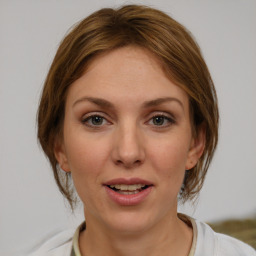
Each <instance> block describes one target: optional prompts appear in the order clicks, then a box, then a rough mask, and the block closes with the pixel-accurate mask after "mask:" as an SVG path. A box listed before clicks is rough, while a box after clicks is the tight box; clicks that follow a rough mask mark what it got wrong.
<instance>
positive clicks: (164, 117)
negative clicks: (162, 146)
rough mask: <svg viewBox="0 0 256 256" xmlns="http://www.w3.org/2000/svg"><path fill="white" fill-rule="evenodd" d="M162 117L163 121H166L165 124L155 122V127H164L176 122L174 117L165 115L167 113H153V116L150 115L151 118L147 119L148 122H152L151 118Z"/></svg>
mask: <svg viewBox="0 0 256 256" xmlns="http://www.w3.org/2000/svg"><path fill="white" fill-rule="evenodd" d="M159 117H160V118H163V119H164V120H163V122H167V124H164V125H163V124H160V125H156V124H153V125H154V126H155V127H156V128H160V129H161V128H166V127H168V126H170V125H173V124H175V123H176V121H175V120H174V118H172V117H170V116H167V115H165V114H155V115H154V116H152V117H151V118H150V120H149V122H150V121H152V122H154V121H153V120H154V118H159Z"/></svg>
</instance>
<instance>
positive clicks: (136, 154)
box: [55, 46, 204, 256]
mask: <svg viewBox="0 0 256 256" xmlns="http://www.w3.org/2000/svg"><path fill="white" fill-rule="evenodd" d="M166 97H168V98H171V99H168V100H164V101H163V100H162V101H161V100H159V99H163V98H164V99H166ZM88 98H90V99H88ZM91 98H93V100H92V99H91ZM95 98H96V100H95ZM98 99H101V100H102V99H103V100H105V101H107V102H108V103H111V107H110V106H108V105H110V104H102V101H99V100H98ZM156 100H158V101H156ZM152 101H154V103H155V104H153V103H152ZM148 102H151V105H150V104H149V103H148ZM147 103H148V104H147ZM91 116H97V117H93V118H92V117H91ZM156 116H158V119H157V118H156ZM97 121H98V122H97ZM157 121H158V122H157ZM197 134H198V137H197V138H193V136H192V128H191V120H190V115H189V99H188V96H187V94H186V93H185V92H184V91H183V90H182V89H181V88H180V87H178V86H176V85H175V84H174V83H173V82H172V81H170V80H169V79H168V78H167V77H166V75H165V74H164V72H163V69H162V68H161V65H160V62H159V61H158V59H157V58H156V57H154V56H153V55H152V54H151V53H150V52H148V51H147V50H145V49H141V48H138V47H134V46H128V47H124V48H120V49H117V50H114V51H111V52H109V53H106V54H103V55H100V56H98V57H97V58H96V59H95V60H93V62H92V63H91V65H90V66H89V68H88V69H87V70H86V72H85V73H84V74H83V75H82V76H81V77H80V78H79V79H78V80H76V81H75V82H74V83H73V84H72V85H71V87H70V88H69V91H68V94H67V100H66V108H65V119H64V127H63V138H62V139H59V140H57V142H56V147H55V155H56V158H57V160H58V162H59V164H60V166H61V168H62V169H63V170H64V171H66V172H71V173H72V177H73V180H74V185H75V187H76V190H77V192H78V195H79V196H80V198H81V200H82V202H83V204H84V214H85V218H86V225H87V227H86V231H84V232H82V233H81V234H80V238H79V244H80V250H81V253H82V255H112V256H113V255H135V256H136V255H154V256H155V255H176V256H179V255H180V256H185V255H188V253H189V250H190V247H191V243H192V230H191V229H190V228H189V227H188V226H187V225H186V224H185V223H184V222H182V221H181V220H180V219H179V218H178V217H177V195H178V193H179V190H180V187H181V184H182V181H183V178H184V173H185V170H189V169H191V168H192V167H194V166H195V164H196V163H197V161H198V159H199V157H200V156H201V154H202V152H203V149H204V134H203V131H198V133H197ZM131 177H138V178H141V179H145V180H148V181H150V182H151V183H152V184H153V186H152V189H151V192H150V193H149V195H148V196H147V197H146V198H145V200H144V201H143V202H141V203H140V204H138V205H134V206H120V205H118V204H117V203H115V202H114V201H113V200H112V199H111V198H110V197H109V196H108V194H107V193H106V189H105V187H104V186H103V184H104V183H106V182H107V181H109V180H111V179H114V178H131Z"/></svg>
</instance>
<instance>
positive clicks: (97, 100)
mask: <svg viewBox="0 0 256 256" xmlns="http://www.w3.org/2000/svg"><path fill="white" fill-rule="evenodd" d="M83 101H89V102H91V103H94V104H96V105H98V106H100V107H105V108H114V105H113V104H112V103H111V102H109V101H107V100H104V99H101V98H94V97H83V98H81V99H78V100H77V101H75V102H74V103H73V105H72V107H74V106H75V105H76V104H78V103H80V102H83Z"/></svg>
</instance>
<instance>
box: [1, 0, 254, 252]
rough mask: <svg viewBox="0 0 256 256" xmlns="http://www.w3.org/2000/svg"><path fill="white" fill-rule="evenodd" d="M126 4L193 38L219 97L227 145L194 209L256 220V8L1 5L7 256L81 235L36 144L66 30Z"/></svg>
mask: <svg viewBox="0 0 256 256" xmlns="http://www.w3.org/2000/svg"><path fill="white" fill-rule="evenodd" d="M124 3H137V4H138V3H140V4H149V5H151V6H153V7H157V8H159V9H161V10H164V11H166V12H167V13H168V14H170V15H171V16H172V17H174V18H176V19H177V20H178V21H179V22H181V23H182V24H184V25H185V26H187V28H189V29H190V30H191V31H192V33H193V34H194V36H195V37H196V39H197V41H198V43H199V45H200V46H201V49H202V52H203V54H204V56H205V59H206V62H207V64H208V66H209V69H210V71H211V74H212V76H213V80H214V82H215V85H216V88H217V93H218V96H219V105H220V115H221V127H220V142H219V146H218V150H217V152H216V155H215V158H214V161H213V163H212V165H211V167H210V169H209V173H208V176H207V179H206V181H205V185H204V188H203V190H202V193H201V196H200V198H199V201H198V202H197V204H196V205H195V206H190V205H185V206H184V207H181V209H180V210H181V211H183V212H186V213H188V214H190V215H193V216H194V217H195V218H198V219H201V220H203V221H213V220H220V219H226V218H241V217H250V216H253V215H255V214H256V202H255V198H256V182H255V180H256V146H255V145H256V132H255V131H256V101H255V95H256V89H255V88H256V87H255V84H256V76H255V69H256V47H255V46H256V1H254V0H215V1H214V0H212V1H211V0H208V1H205V0H194V1H192V0H190V1H189V0H186V1H185V0H177V1H175V0H158V1H153V0H152V1H114V0H112V1H111V0H105V1H100V0H94V1H89V0H84V1H82V0H75V1H74V0H72V1H71V0H70V1H69V0H62V1H57V0H45V1H43V0H41V1H39V0H38V1H34V0H30V1H29V0H17V1H14V0H1V1H0V35H1V36H0V121H1V123H0V255H7V256H9V255H21V254H22V253H21V252H22V251H26V250H28V249H29V248H31V247H32V246H34V245H36V244H37V243H38V242H40V241H41V240H42V239H45V238H47V237H48V236H49V235H51V234H54V233H56V232H57V231H60V230H62V229H65V228H68V227H74V226H76V225H77V224H78V223H79V222H80V221H81V219H82V214H81V212H82V208H81V207H80V208H78V209H77V211H76V213H75V214H72V213H71V212H70V210H69V208H68V206H67V204H66V203H65V202H64V200H63V198H62V196H61V195H60V193H59V192H58V190H57V187H56V185H55V183H54V180H53V176H52V173H51V170H50V167H49V164H48V163H47V161H46V159H45V157H44V155H43V153H42V152H41V150H40V148H39V146H38V144H37V140H36V124H35V119H36V110H37V104H38V99H39V96H40V92H41V87H42V85H43V81H44V79H45V76H46V74H47V70H48V69H49V66H50V63H51V60H52V58H53V56H54V54H55V51H56V49H57V46H58V44H59V42H60V40H61V39H62V38H63V36H64V35H65V33H66V31H67V30H68V28H70V27H71V26H72V25H73V24H74V23H75V22H78V21H79V20H81V19H82V18H84V17H85V16H87V15H88V14H90V13H91V12H92V11H94V10H96V9H99V8H101V7H107V6H110V7H115V6H119V5H120V4H124Z"/></svg>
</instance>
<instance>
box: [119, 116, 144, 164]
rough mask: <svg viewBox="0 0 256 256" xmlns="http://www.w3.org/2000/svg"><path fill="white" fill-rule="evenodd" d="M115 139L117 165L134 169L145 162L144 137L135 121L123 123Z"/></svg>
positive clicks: (129, 120)
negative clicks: (133, 167)
mask: <svg viewBox="0 0 256 256" xmlns="http://www.w3.org/2000/svg"><path fill="white" fill-rule="evenodd" d="M115 137H116V141H115V147H114V159H115V163H117V164H122V165H124V166H125V167H132V166H134V165H138V164H141V163H142V162H143V161H144V157H145V152H144V148H143V143H142V137H141V134H140V130H139V127H138V125H137V124H136V122H135V121H133V120H131V119H127V120H125V121H123V122H121V123H120V124H119V126H118V127H117V130H116V135H115Z"/></svg>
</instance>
